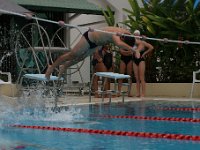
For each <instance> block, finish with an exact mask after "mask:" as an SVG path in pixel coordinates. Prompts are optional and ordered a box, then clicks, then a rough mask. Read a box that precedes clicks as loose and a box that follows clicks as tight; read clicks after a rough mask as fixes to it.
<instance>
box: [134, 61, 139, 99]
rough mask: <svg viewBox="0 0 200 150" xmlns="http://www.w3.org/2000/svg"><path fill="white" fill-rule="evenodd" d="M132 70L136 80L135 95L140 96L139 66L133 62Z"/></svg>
mask: <svg viewBox="0 0 200 150" xmlns="http://www.w3.org/2000/svg"><path fill="white" fill-rule="evenodd" d="M133 70H134V76H135V80H136V97H140V79H139V68H138V66H137V65H136V64H135V63H133Z"/></svg>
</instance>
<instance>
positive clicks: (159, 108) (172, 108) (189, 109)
mask: <svg viewBox="0 0 200 150" xmlns="http://www.w3.org/2000/svg"><path fill="white" fill-rule="evenodd" d="M154 109H157V110H172V111H196V112H199V111H200V108H192V107H179V108H176V107H155V108H154Z"/></svg>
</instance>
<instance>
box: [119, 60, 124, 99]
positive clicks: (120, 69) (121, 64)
mask: <svg viewBox="0 0 200 150" xmlns="http://www.w3.org/2000/svg"><path fill="white" fill-rule="evenodd" d="M125 69H126V64H125V63H124V62H123V61H122V60H121V61H120V66H119V73H121V74H124V73H125ZM122 82H123V80H121V79H120V80H119V81H118V94H117V96H118V97H119V96H121V90H122Z"/></svg>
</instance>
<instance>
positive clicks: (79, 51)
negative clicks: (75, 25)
mask: <svg viewBox="0 0 200 150" xmlns="http://www.w3.org/2000/svg"><path fill="white" fill-rule="evenodd" d="M88 47H89V45H88V43H87V41H86V40H85V38H84V37H82V38H81V39H80V41H79V42H78V43H77V44H76V46H75V47H74V48H73V49H72V50H71V51H70V52H69V53H66V54H63V55H61V56H60V57H59V58H58V59H57V60H56V61H55V62H54V63H53V64H52V65H51V66H48V69H47V71H46V73H45V77H46V78H47V79H50V75H51V73H52V72H53V70H54V69H55V68H56V67H57V66H59V65H60V64H62V63H63V62H65V61H72V60H75V59H77V58H79V57H81V56H82V55H83V54H84V53H86V50H88ZM88 54H90V53H88ZM77 60H78V59H77Z"/></svg>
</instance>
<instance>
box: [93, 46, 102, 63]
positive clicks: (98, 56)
mask: <svg viewBox="0 0 200 150" xmlns="http://www.w3.org/2000/svg"><path fill="white" fill-rule="evenodd" d="M99 48H101V47H97V49H96V51H95V53H94V59H97V61H98V62H102V61H103V60H102V58H101V56H100V55H99Z"/></svg>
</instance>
